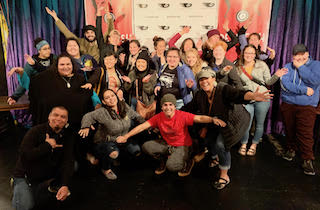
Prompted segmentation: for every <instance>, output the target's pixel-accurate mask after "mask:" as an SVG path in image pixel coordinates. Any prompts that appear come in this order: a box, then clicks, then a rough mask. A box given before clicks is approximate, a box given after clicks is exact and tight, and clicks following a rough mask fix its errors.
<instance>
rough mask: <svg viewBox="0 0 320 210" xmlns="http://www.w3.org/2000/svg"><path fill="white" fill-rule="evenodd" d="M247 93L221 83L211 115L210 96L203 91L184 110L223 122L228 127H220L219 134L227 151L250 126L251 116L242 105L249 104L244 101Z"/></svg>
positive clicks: (218, 86) (198, 92)
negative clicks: (216, 118)
mask: <svg viewBox="0 0 320 210" xmlns="http://www.w3.org/2000/svg"><path fill="white" fill-rule="evenodd" d="M246 92H248V91H247V90H242V89H237V88H234V87H232V86H230V85H228V84H226V83H223V82H220V83H218V85H217V87H216V91H215V95H214V99H213V105H212V108H211V112H210V114H208V111H209V102H208V96H207V94H206V93H205V92H204V91H203V90H199V91H197V93H196V94H195V97H194V98H193V100H192V101H191V102H190V103H188V104H187V105H186V106H185V107H184V108H183V110H185V111H188V112H191V113H194V114H200V115H209V116H216V117H218V118H219V119H221V120H223V121H224V122H225V123H226V124H227V125H226V127H224V128H222V127H220V128H219V132H220V133H221V134H222V136H223V138H224V141H225V142H224V143H225V147H226V149H227V150H229V149H230V148H231V147H232V146H233V145H234V144H236V143H237V142H238V141H240V140H241V138H242V136H243V135H244V133H245V131H246V130H247V128H248V126H249V119H250V115H249V113H248V112H247V110H246V109H245V108H244V107H243V105H241V104H242V103H247V102H248V101H245V100H244V99H243V98H244V95H245V94H246ZM210 126H213V125H212V124H211V125H210ZM210 129H214V128H212V127H210V128H209V129H208V130H210Z"/></svg>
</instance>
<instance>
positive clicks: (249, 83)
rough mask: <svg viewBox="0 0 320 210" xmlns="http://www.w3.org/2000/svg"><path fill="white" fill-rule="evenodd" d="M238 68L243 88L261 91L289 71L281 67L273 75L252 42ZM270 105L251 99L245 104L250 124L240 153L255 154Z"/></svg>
mask: <svg viewBox="0 0 320 210" xmlns="http://www.w3.org/2000/svg"><path fill="white" fill-rule="evenodd" d="M237 69H238V73H239V75H240V79H241V81H242V84H243V88H244V89H245V90H250V91H255V90H256V89H257V88H259V92H265V91H267V90H268V88H267V86H270V85H273V84H274V83H275V82H277V81H278V79H279V78H280V77H281V76H283V75H284V74H286V73H287V70H285V69H279V70H277V71H276V73H275V74H274V75H273V76H272V77H271V75H270V69H269V67H268V66H267V64H266V63H265V62H263V61H261V60H258V52H257V49H256V48H255V46H254V45H251V44H249V45H247V46H246V47H245V48H244V49H243V51H242V53H241V56H240V60H239V62H238V67H237ZM269 107H270V101H267V102H265V101H261V102H257V101H251V103H250V104H247V105H246V106H245V108H246V110H247V111H248V112H249V113H250V125H249V127H248V130H247V131H246V133H245V135H244V137H243V138H242V140H241V144H242V145H241V147H240V149H239V154H240V155H243V156H244V155H248V156H254V155H255V154H256V149H257V145H258V143H259V139H260V138H261V137H262V135H263V129H264V120H265V118H266V115H267V112H268V110H269ZM254 116H255V119H256V129H255V132H254V136H253V139H252V144H251V146H250V148H249V149H248V151H247V143H248V139H249V131H250V127H251V124H252V120H253V117H254Z"/></svg>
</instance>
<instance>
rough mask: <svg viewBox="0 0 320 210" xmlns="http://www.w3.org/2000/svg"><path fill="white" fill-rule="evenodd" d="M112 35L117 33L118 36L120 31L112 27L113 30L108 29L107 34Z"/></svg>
mask: <svg viewBox="0 0 320 210" xmlns="http://www.w3.org/2000/svg"><path fill="white" fill-rule="evenodd" d="M112 35H118V36H120V35H121V34H120V32H119V31H118V30H116V29H113V30H112V31H110V33H109V36H112Z"/></svg>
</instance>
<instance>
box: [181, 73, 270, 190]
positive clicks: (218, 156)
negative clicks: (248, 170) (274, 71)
mask: <svg viewBox="0 0 320 210" xmlns="http://www.w3.org/2000/svg"><path fill="white" fill-rule="evenodd" d="M196 78H197V82H198V85H199V87H200V88H199V90H198V91H197V92H196V93H195V96H194V98H193V100H192V101H191V102H190V103H189V104H187V105H186V106H185V107H183V108H182V110H184V111H188V112H191V113H197V114H203V115H204V114H205V115H209V116H211V117H219V118H220V119H221V120H223V121H224V122H226V126H224V127H217V126H215V125H212V124H209V125H206V128H207V133H206V135H199V134H197V138H198V139H203V140H205V142H208V145H207V146H208V148H209V154H210V156H211V157H213V159H212V160H211V161H210V167H214V166H217V165H219V168H220V176H219V179H218V180H216V181H214V182H213V186H214V187H215V188H216V189H219V190H220V189H223V188H225V187H226V186H227V185H228V184H229V183H230V177H229V176H228V170H229V169H230V167H231V153H230V149H231V147H232V146H233V145H235V144H236V143H237V142H239V141H240V139H241V138H242V136H243V135H244V133H245V131H246V130H247V128H248V126H249V118H250V115H249V113H248V112H247V111H246V110H245V109H244V107H243V106H242V104H243V103H248V102H249V101H250V100H256V101H267V100H269V99H271V98H272V95H270V94H269V92H270V91H265V92H263V93H261V92H259V91H258V89H257V90H256V91H255V92H251V91H249V90H244V89H237V88H234V87H233V86H231V85H228V84H226V83H223V82H219V83H217V82H216V73H215V72H214V71H212V70H210V69H209V70H201V71H200V72H199V73H198V74H197V76H196ZM210 107H213V108H212V109H211V108H210ZM201 129H202V128H201ZM196 133H199V132H196ZM203 151H204V150H202V151H200V153H198V155H199V156H202V153H203V154H204V152H203ZM198 155H196V156H195V160H196V159H198V158H196V157H197V156H198ZM200 160H201V159H199V161H200Z"/></svg>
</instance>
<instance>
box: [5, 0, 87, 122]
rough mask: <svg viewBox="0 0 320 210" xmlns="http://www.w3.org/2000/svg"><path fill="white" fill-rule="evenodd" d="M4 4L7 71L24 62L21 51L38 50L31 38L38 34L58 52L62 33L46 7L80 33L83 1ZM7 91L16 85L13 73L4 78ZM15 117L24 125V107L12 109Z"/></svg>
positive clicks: (26, 0)
mask: <svg viewBox="0 0 320 210" xmlns="http://www.w3.org/2000/svg"><path fill="white" fill-rule="evenodd" d="M1 4H4V6H3V8H6V9H7V11H6V13H9V31H10V32H9V41H8V49H7V65H6V72H8V71H9V70H10V69H11V68H12V67H15V66H22V67H23V66H24V64H25V62H26V61H25V60H24V54H25V53H27V54H29V55H33V54H35V53H37V51H36V49H35V48H34V46H33V40H34V39H36V38H37V37H41V38H43V39H45V40H47V41H48V42H49V43H50V45H51V48H52V51H53V52H52V53H54V54H60V52H61V48H62V47H61V46H63V45H64V36H63V34H61V33H60V32H59V30H58V28H57V27H56V26H55V23H54V20H53V18H52V17H51V16H50V15H48V14H47V13H46V11H45V7H46V6H47V7H49V8H50V9H54V10H55V11H56V12H57V14H58V17H59V18H60V19H61V20H62V21H63V22H64V23H65V24H66V25H67V27H68V28H69V29H70V30H71V31H72V32H74V33H75V34H76V35H77V36H80V35H81V34H80V32H81V29H82V27H83V25H84V3H83V1H82V0H81V1H78V0H68V1H65V0H41V1H38V0H37V1H35V0H12V1H8V5H7V3H6V2H5V1H3V2H2V3H1ZM7 83H8V95H9V96H10V95H11V94H12V93H13V92H14V90H15V89H16V87H17V85H18V81H17V77H16V75H14V76H12V77H11V78H7ZM14 115H15V117H16V119H17V120H18V121H19V122H20V123H22V124H24V125H26V124H29V122H30V116H29V115H28V114H27V113H26V111H15V112H14Z"/></svg>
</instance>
